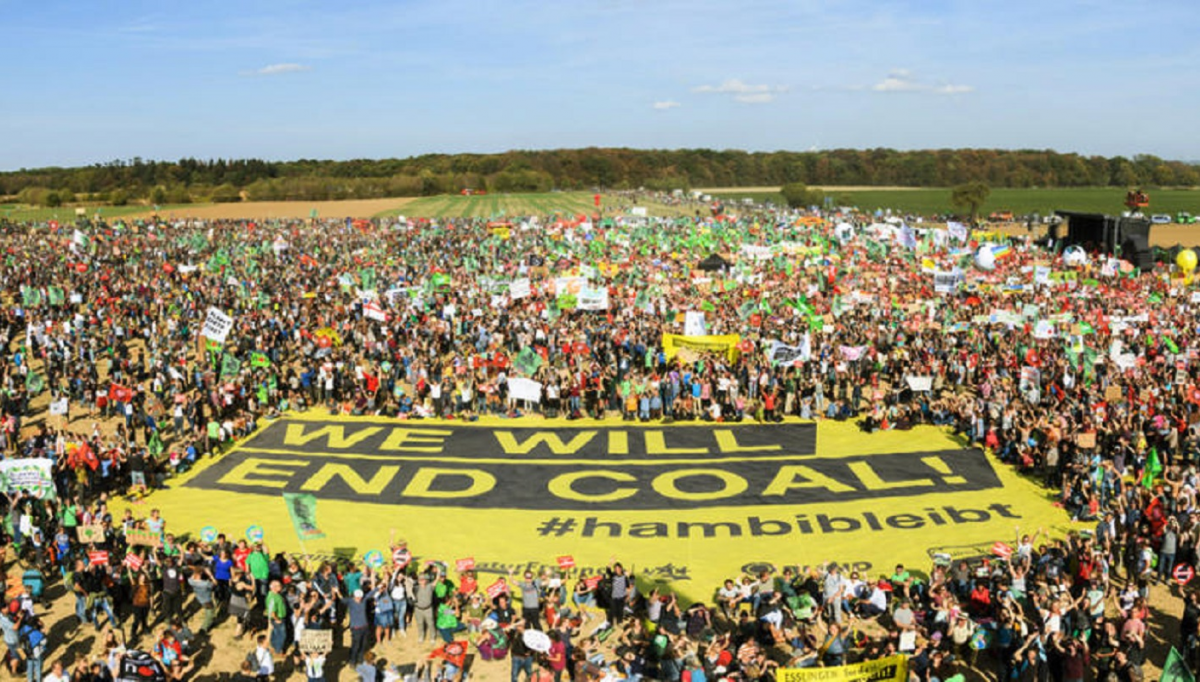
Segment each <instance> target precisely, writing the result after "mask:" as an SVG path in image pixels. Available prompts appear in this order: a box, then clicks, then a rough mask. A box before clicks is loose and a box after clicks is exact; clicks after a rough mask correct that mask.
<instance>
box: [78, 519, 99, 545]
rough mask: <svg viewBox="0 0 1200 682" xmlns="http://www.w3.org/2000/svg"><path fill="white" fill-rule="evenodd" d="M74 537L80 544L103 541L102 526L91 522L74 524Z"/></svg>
mask: <svg viewBox="0 0 1200 682" xmlns="http://www.w3.org/2000/svg"><path fill="white" fill-rule="evenodd" d="M75 537H76V538H78V539H79V542H80V543H81V544H84V545H87V544H90V543H93V542H104V526H102V525H100V524H98V523H93V524H89V525H87V526H76V527H75Z"/></svg>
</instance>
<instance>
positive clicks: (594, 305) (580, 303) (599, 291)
mask: <svg viewBox="0 0 1200 682" xmlns="http://www.w3.org/2000/svg"><path fill="white" fill-rule="evenodd" d="M575 307H576V308H578V309H579V310H608V289H606V288H605V287H597V288H595V289H593V288H591V287H588V288H586V289H584V290H583V291H581V292H579V297H578V298H577V299H576V305H575Z"/></svg>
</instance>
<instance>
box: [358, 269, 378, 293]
mask: <svg viewBox="0 0 1200 682" xmlns="http://www.w3.org/2000/svg"><path fill="white" fill-rule="evenodd" d="M358 274H359V277H360V278H361V279H362V288H363V291H372V290H374V289H375V268H363V269H362V270H360V271H359V273H358Z"/></svg>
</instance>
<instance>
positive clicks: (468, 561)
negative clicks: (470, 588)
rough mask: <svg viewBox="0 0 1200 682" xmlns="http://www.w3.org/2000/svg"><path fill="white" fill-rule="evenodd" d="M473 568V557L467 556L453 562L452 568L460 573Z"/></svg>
mask: <svg viewBox="0 0 1200 682" xmlns="http://www.w3.org/2000/svg"><path fill="white" fill-rule="evenodd" d="M473 568H475V557H467V558H465V559H459V560H458V561H455V562H454V570H456V571H458V572H459V573H462V572H463V571H469V570H471V569H473Z"/></svg>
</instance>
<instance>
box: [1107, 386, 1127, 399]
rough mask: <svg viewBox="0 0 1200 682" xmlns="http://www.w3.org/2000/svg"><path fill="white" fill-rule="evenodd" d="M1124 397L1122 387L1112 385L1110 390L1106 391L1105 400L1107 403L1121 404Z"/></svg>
mask: <svg viewBox="0 0 1200 682" xmlns="http://www.w3.org/2000/svg"><path fill="white" fill-rule="evenodd" d="M1122 397H1123V395H1122V393H1121V387H1120V386H1118V385H1117V384H1112V385H1110V386H1109V387H1108V388H1106V389H1104V400H1105V401H1106V402H1110V403H1119V402H1121V398H1122Z"/></svg>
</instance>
